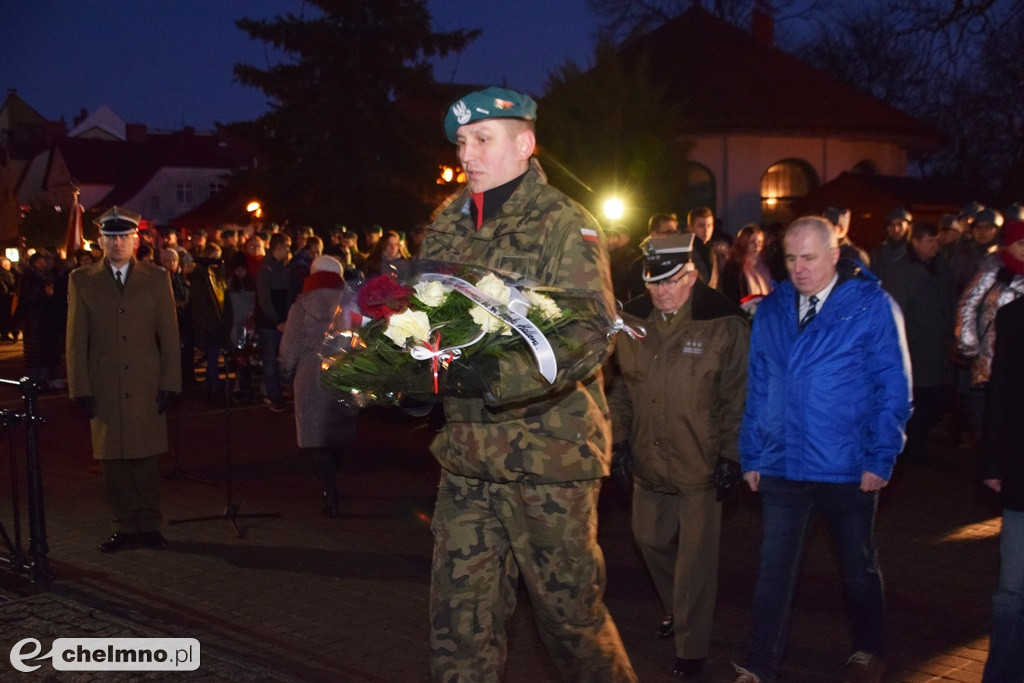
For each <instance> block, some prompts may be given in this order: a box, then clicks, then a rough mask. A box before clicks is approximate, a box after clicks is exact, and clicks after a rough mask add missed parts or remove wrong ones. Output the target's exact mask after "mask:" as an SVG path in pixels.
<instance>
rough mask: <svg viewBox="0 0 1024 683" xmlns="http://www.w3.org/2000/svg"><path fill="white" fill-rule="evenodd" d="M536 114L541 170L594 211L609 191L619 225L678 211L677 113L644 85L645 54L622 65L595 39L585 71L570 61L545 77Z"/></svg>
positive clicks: (682, 154) (680, 158) (681, 153)
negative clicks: (621, 211)
mask: <svg viewBox="0 0 1024 683" xmlns="http://www.w3.org/2000/svg"><path fill="white" fill-rule="evenodd" d="M539 114H540V115H539V116H538V117H537V129H538V135H537V138H538V140H539V141H540V151H539V156H540V159H541V162H542V163H543V165H544V170H545V171H546V172H547V173H548V175H549V177H550V178H551V182H552V184H554V185H556V186H558V187H559V189H561V190H562V191H563V192H566V193H567V194H569V195H571V196H572V197H573V198H575V199H576V200H577V201H579V202H580V203H582V204H584V205H585V206H587V207H588V208H589V209H590V210H591V211H592V212H594V213H595V215H598V216H600V208H601V206H600V205H601V204H602V203H603V201H604V200H605V199H606V198H607V197H608V196H610V195H613V194H614V195H616V196H618V197H619V198H620V199H622V200H623V201H624V202H625V203H626V206H627V207H628V208H629V209H630V213H631V215H630V217H629V218H628V219H627V220H625V223H627V224H628V225H630V226H631V227H632V228H633V229H634V231H636V230H638V229H639V227H640V226H641V225H643V226H646V224H647V223H646V221H647V217H648V215H649V214H650V213H653V212H656V211H682V210H684V206H685V203H686V197H685V194H686V188H685V183H686V177H685V163H684V162H685V160H686V153H687V151H688V149H687V148H686V147H685V146H684V145H683V144H682V143H680V142H677V141H676V138H677V131H678V130H679V126H680V121H681V119H680V114H679V112H678V111H677V110H676V109H674V108H673V107H672V106H670V105H668V104H666V102H665V99H664V93H663V92H662V91H661V90H659V89H658V88H657V87H656V86H653V85H651V79H650V78H649V77H648V72H647V63H646V59H644V58H641V59H639V60H637V63H636V64H634V65H632V66H627V65H625V64H623V62H622V60H621V59H620V57H619V55H618V54H617V53H616V51H615V49H614V47H613V46H612V45H611V44H609V43H602V44H600V45H599V46H598V47H597V50H596V53H595V57H594V66H593V67H592V68H591V69H589V70H588V71H586V72H583V71H581V69H580V68H579V67H578V66H577V65H576V64H575V63H573V62H571V61H570V62H567V63H566V64H565V65H564V66H562V67H561V68H560V69H559V70H558V71H557V72H555V73H553V74H551V75H550V76H549V78H548V83H547V87H546V91H545V95H544V98H543V101H542V102H541V111H540V112H539Z"/></svg>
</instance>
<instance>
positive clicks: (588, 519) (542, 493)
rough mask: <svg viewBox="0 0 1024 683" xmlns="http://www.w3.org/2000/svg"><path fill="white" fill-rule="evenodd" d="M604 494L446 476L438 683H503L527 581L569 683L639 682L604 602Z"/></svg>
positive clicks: (438, 558) (433, 610)
mask: <svg viewBox="0 0 1024 683" xmlns="http://www.w3.org/2000/svg"><path fill="white" fill-rule="evenodd" d="M600 487H601V483H600V481H585V482H573V483H566V484H540V485H537V484H529V483H525V482H517V483H507V484H496V483H492V482H485V481H481V480H479V479H467V478H465V477H460V476H456V475H453V474H450V473H448V472H446V471H442V474H441V484H440V486H439V488H438V495H437V506H436V509H435V511H434V518H433V522H432V525H431V529H432V531H433V533H434V560H433V569H432V575H431V584H430V668H431V675H432V678H433V680H435V681H443V682H444V683H455V682H459V683H462V682H468V681H497V680H501V677H502V674H503V671H504V668H505V658H506V656H507V643H506V634H505V623H506V621H507V620H508V619H509V617H510V616H511V615H512V611H513V610H514V609H515V605H516V587H517V584H518V580H519V576H520V575H522V577H523V581H524V583H525V584H526V588H527V591H528V592H529V595H530V601H531V603H532V605H533V610H534V614H535V615H536V622H537V628H538V630H539V631H540V636H541V639H542V641H543V642H544V645H545V647H546V648H547V650H548V652H549V653H550V654H551V656H552V658H553V659H554V661H555V663H556V664H557V666H558V668H559V669H560V670H561V672H562V675H563V677H564V678H565V679H566V680H571V681H635V680H636V674H634V673H633V668H632V666H631V665H630V663H629V658H628V657H627V656H626V651H625V649H624V648H623V646H622V640H621V639H620V638H619V632H618V629H616V628H615V623H614V622H613V621H612V618H611V616H610V615H609V614H608V610H607V609H606V608H605V605H604V601H603V599H602V598H603V596H604V587H605V570H604V557H603V556H602V554H601V549H600V547H598V545H597V496H598V492H599V491H600Z"/></svg>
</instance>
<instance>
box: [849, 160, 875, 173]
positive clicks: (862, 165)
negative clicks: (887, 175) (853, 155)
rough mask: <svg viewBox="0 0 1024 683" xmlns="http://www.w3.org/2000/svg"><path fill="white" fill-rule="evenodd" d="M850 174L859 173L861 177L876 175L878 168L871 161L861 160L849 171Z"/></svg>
mask: <svg viewBox="0 0 1024 683" xmlns="http://www.w3.org/2000/svg"><path fill="white" fill-rule="evenodd" d="M850 173H860V174H861V175H878V166H876V165H875V162H873V161H871V159H861V160H860V161H858V162H857V163H856V164H854V165H853V168H851V169H850Z"/></svg>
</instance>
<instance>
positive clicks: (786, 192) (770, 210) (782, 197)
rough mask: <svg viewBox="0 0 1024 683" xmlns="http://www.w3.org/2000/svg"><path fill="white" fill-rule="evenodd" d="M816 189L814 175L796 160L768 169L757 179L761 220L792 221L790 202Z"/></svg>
mask: <svg viewBox="0 0 1024 683" xmlns="http://www.w3.org/2000/svg"><path fill="white" fill-rule="evenodd" d="M817 188H818V174H817V173H815V171H814V169H813V168H811V166H810V164H808V163H807V162H805V161H801V160H800V159H785V160H783V161H778V162H776V163H774V164H772V165H771V166H769V167H768V170H767V171H765V172H764V175H763V176H761V221H762V223H771V222H774V221H779V222H782V223H788V222H790V221H791V220H793V218H794V216H793V215H792V209H791V206H792V204H793V201H794V200H796V199H799V198H800V197H804V196H806V195H808V194H810V193H811V191H813V190H816V189H817Z"/></svg>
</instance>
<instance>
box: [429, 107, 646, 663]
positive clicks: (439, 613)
mask: <svg viewBox="0 0 1024 683" xmlns="http://www.w3.org/2000/svg"><path fill="white" fill-rule="evenodd" d="M535 115H536V104H535V103H534V102H533V100H532V99H530V98H529V97H527V96H525V95H522V94H520V93H517V92H513V91H511V90H505V89H500V88H489V89H487V90H483V91H480V92H475V93H471V94H469V95H467V96H466V97H464V98H462V99H461V100H459V101H458V102H456V103H455V104H454V105H452V107H451V108H450V109H449V111H448V114H447V117H446V119H445V131H446V134H447V136H448V139H449V140H451V141H452V142H453V143H455V144H456V146H457V149H458V155H459V160H460V162H461V164H462V167H463V169H465V172H466V175H467V177H468V188H467V189H466V190H465V191H464V192H462V193H461V194H459V195H458V196H456V197H455V198H454V199H453V201H451V202H450V203H449V204H448V205H447V206H446V207H445V208H444V209H443V210H442V211H441V212H440V214H439V216H438V218H437V220H436V222H435V223H434V224H433V225H431V226H430V228H429V230H428V232H427V237H426V239H425V241H424V242H423V247H422V250H421V252H420V257H421V258H425V259H438V260H446V261H453V262H461V263H468V264H475V265H482V266H487V267H491V268H498V269H504V270H511V271H514V272H516V273H518V274H520V275H523V276H525V277H528V278H531V279H533V280H534V281H536V282H538V283H540V284H543V285H549V286H554V287H561V288H568V289H576V288H579V289H590V290H596V291H599V292H601V293H602V295H603V297H604V299H605V302H606V305H607V307H608V312H609V315H610V314H611V311H612V310H613V309H612V294H611V281H610V277H609V270H608V261H607V255H606V253H605V250H604V246H603V244H602V242H601V239H602V237H601V233H600V229H599V227H598V225H597V222H596V221H595V220H594V219H593V217H592V216H590V215H589V214H588V213H587V212H586V211H585V210H584V209H583V208H582V207H580V206H579V205H578V204H576V203H575V202H573V201H572V200H570V199H569V198H568V197H566V196H565V195H563V194H562V193H561V192H559V191H558V190H556V189H554V188H552V187H551V186H549V185H548V184H547V182H546V178H545V176H544V173H543V171H542V170H541V168H540V165H539V164H538V163H537V162H536V160H532V154H533V150H534V147H535V145H536V139H535V136H534V131H533V120H534V118H535ZM602 360H603V358H602V357H601V356H600V354H595V358H594V360H593V363H592V364H591V365H590V366H588V367H584V368H573V369H572V372H571V373H569V372H567V371H565V370H562V371H560V372H559V375H558V377H557V378H556V381H555V383H554V384H553V385H552V384H547V383H546V382H545V381H544V380H543V379H541V378H540V377H539V376H537V375H536V373H529V372H524V371H523V369H522V368H520V367H516V366H515V365H514V363H513V362H512V361H511V360H509V359H504V358H503V359H501V360H500V361H499V363H498V367H497V373H498V382H497V386H496V387H495V389H494V391H492V392H491V393H492V395H491V396H490V397H489V398H488V399H487V401H486V402H485V400H484V399H482V398H481V399H475V398H469V399H467V398H448V399H446V400H445V403H444V407H445V414H446V418H447V421H446V425H445V428H444V430H443V431H442V432H441V433H440V434H439V435H438V437H437V439H436V440H435V441H434V444H433V446H432V450H433V452H434V455H435V456H436V457H437V459H438V461H439V462H440V464H441V467H442V474H441V483H440V486H439V489H438V497H437V506H436V508H435V511H434V517H433V523H432V530H433V534H434V559H433V569H432V577H431V590H430V618H431V639H430V644H431V673H432V676H433V678H434V679H435V680H439V681H491V680H498V679H500V678H501V676H502V673H503V671H504V666H505V657H506V650H507V647H506V634H505V622H506V621H507V620H508V618H509V617H510V616H511V614H512V611H513V609H514V608H515V602H516V586H517V582H518V578H519V576H520V575H521V576H522V577H523V579H524V581H525V583H526V586H527V589H528V591H529V594H530V598H531V601H532V604H533V608H534V613H535V615H536V621H537V626H538V629H539V630H540V634H541V638H542V639H543V641H544V644H545V646H546V647H547V649H548V651H549V652H550V653H551V655H552V657H553V658H554V660H555V662H556V664H557V665H558V667H559V668H560V670H561V671H562V674H563V676H564V677H565V678H566V679H567V680H587V681H633V680H636V675H635V674H634V673H633V669H632V666H631V665H630V663H629V659H628V657H627V656H626V652H625V650H624V648H623V646H622V641H621V639H620V638H619V633H618V630H617V629H616V627H615V624H614V623H613V622H612V619H611V616H610V615H609V614H608V611H607V609H606V608H605V605H604V602H603V594H604V587H605V570H604V559H603V556H602V554H601V550H600V548H599V547H598V545H597V497H598V492H599V489H600V480H601V478H602V477H604V476H606V475H607V474H608V463H609V459H610V430H609V422H608V406H607V403H606V401H605V397H604V392H603V390H602V387H601V381H600V363H601V361H602Z"/></svg>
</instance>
